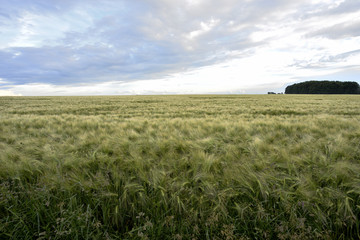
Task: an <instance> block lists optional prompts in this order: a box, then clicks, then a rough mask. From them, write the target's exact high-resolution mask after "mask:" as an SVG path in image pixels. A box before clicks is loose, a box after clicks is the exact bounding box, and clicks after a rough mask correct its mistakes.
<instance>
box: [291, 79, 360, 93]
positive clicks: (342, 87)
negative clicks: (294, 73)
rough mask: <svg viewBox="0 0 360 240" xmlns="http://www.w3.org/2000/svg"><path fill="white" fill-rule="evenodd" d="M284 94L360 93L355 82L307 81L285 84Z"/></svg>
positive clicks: (359, 87)
mask: <svg viewBox="0 0 360 240" xmlns="http://www.w3.org/2000/svg"><path fill="white" fill-rule="evenodd" d="M285 93H286V94H360V86H359V84H358V83H357V82H340V81H307V82H301V83H295V84H293V85H290V86H287V87H286V89H285Z"/></svg>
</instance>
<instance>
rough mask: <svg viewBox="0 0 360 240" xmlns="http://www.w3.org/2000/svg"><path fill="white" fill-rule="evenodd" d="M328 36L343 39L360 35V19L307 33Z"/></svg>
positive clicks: (312, 35)
mask: <svg viewBox="0 0 360 240" xmlns="http://www.w3.org/2000/svg"><path fill="white" fill-rule="evenodd" d="M318 36H321V37H326V38H330V39H341V38H344V37H357V36H360V21H354V22H348V23H341V24H336V25H334V26H331V27H328V28H323V29H320V30H317V31H315V32H311V33H309V34H307V37H318Z"/></svg>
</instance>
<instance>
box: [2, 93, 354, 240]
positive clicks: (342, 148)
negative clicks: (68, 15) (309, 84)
mask: <svg viewBox="0 0 360 240" xmlns="http://www.w3.org/2000/svg"><path fill="white" fill-rule="evenodd" d="M359 216H360V97H359V96H356V95H353V96H350V95H186V96H101V97H100V96H99V97H0V239H228V240H230V239H359V238H360V229H359V223H360V220H359Z"/></svg>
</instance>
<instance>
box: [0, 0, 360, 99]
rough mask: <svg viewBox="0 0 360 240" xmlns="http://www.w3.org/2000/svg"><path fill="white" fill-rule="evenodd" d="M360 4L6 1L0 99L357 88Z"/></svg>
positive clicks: (1, 10)
mask: <svg viewBox="0 0 360 240" xmlns="http://www.w3.org/2000/svg"><path fill="white" fill-rule="evenodd" d="M359 76H360V1H359V0H222V1H216V0H176V1H175V0H0V96H6V95H23V96H58V95H60V96H62V95H136V94H263V93H267V92H268V91H276V92H283V91H284V90H285V87H286V86H288V85H290V84H293V83H296V82H301V81H307V80H339V81H357V82H358V83H360V77H359Z"/></svg>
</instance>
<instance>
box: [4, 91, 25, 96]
mask: <svg viewBox="0 0 360 240" xmlns="http://www.w3.org/2000/svg"><path fill="white" fill-rule="evenodd" d="M0 96H21V94H19V93H14V92H13V91H10V90H1V89H0Z"/></svg>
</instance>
